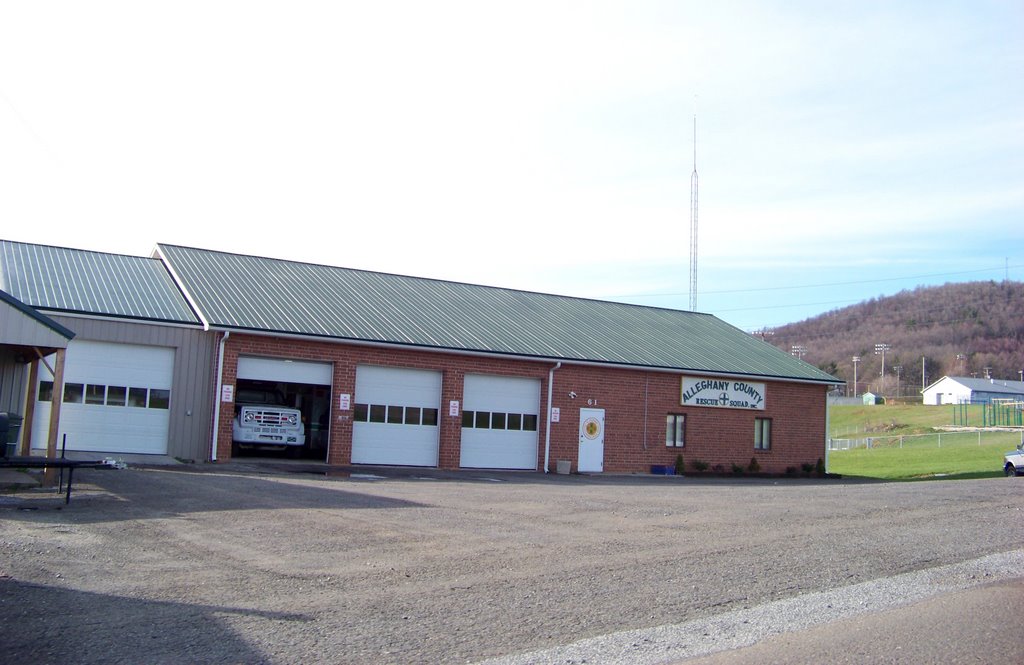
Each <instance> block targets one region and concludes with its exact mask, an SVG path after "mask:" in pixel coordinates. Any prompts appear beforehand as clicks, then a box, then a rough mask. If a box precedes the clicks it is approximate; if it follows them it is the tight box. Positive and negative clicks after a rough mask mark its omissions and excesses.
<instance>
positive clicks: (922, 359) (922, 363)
mask: <svg viewBox="0 0 1024 665" xmlns="http://www.w3.org/2000/svg"><path fill="white" fill-rule="evenodd" d="M926 387H927V386H926V385H925V383H924V356H921V392H922V393H923V392H924V389H925V388H926Z"/></svg>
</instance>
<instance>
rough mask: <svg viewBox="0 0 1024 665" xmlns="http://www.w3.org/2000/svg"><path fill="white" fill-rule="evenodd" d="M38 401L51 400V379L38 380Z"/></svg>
mask: <svg viewBox="0 0 1024 665" xmlns="http://www.w3.org/2000/svg"><path fill="white" fill-rule="evenodd" d="M39 401H40V402H52V401H53V381H40V382H39Z"/></svg>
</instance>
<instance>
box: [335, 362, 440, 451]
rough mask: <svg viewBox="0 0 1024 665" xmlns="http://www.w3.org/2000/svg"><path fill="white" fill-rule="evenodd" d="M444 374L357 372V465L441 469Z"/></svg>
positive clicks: (381, 369) (387, 369)
mask: <svg viewBox="0 0 1024 665" xmlns="http://www.w3.org/2000/svg"><path fill="white" fill-rule="evenodd" d="M440 404H441V373H440V372H429V371H424V370H415V369H401V368H394V367H371V366H359V367H357V368H356V395H355V410H354V412H353V417H352V420H353V423H352V462H353V463H354V464H396V465H402V466H437V446H438V441H439V434H438V429H439V428H438V408H439V407H440Z"/></svg>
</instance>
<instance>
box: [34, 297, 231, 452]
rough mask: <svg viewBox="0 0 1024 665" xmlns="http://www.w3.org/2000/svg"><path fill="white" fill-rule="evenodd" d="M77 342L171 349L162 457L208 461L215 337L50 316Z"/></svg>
mask: <svg viewBox="0 0 1024 665" xmlns="http://www.w3.org/2000/svg"><path fill="white" fill-rule="evenodd" d="M51 318H53V319H54V320H55V321H58V322H59V323H61V324H62V325H64V326H67V327H68V328H70V329H71V330H74V331H75V339H76V340H94V341H100V342H119V343H123V344H149V345H153V346H168V347H173V348H174V349H175V353H174V379H173V382H172V384H171V413H170V417H171V420H170V431H169V432H168V437H167V454H168V455H171V456H173V457H179V458H182V459H192V460H197V461H205V460H207V459H209V456H210V452H209V451H210V439H211V436H212V434H211V432H212V425H213V385H214V377H213V373H214V369H215V356H216V337H215V335H214V334H213V333H208V332H204V331H202V330H199V329H194V328H184V327H179V326H167V325H159V324H146V323H130V322H124V321H105V320H97V319H86V318H78V317H65V316H57V315H55V316H52V317H51Z"/></svg>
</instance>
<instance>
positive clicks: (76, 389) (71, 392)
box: [64, 383, 85, 404]
mask: <svg viewBox="0 0 1024 665" xmlns="http://www.w3.org/2000/svg"><path fill="white" fill-rule="evenodd" d="M84 395H85V385H84V384H81V383H65V384H64V403H65V404H81V403H82V397H83V396H84Z"/></svg>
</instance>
